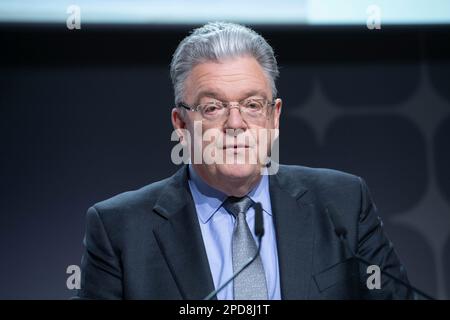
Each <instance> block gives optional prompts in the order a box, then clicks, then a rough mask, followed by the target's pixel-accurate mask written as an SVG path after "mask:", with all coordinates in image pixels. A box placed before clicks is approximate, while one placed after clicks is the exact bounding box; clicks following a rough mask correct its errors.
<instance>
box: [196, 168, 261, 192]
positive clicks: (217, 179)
mask: <svg viewBox="0 0 450 320" xmlns="http://www.w3.org/2000/svg"><path fill="white" fill-rule="evenodd" d="M193 169H194V170H195V173H196V174H197V175H198V176H199V177H200V178H201V179H202V180H203V181H205V182H206V183H207V184H208V185H209V186H211V187H213V188H214V189H216V190H219V191H220V192H222V193H224V194H226V195H227V196H233V197H243V196H245V195H247V194H248V193H249V192H250V191H251V190H252V189H253V188H255V186H256V185H257V184H258V183H259V182H260V181H261V178H262V175H261V174H259V172H258V174H256V175H252V176H249V177H242V178H241V177H227V176H216V175H214V176H211V175H208V174H206V173H205V172H204V171H203V170H201V169H199V168H198V167H197V166H196V165H193Z"/></svg>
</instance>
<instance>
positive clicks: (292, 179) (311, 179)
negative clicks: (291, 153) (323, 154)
mask: <svg viewBox="0 0 450 320" xmlns="http://www.w3.org/2000/svg"><path fill="white" fill-rule="evenodd" d="M277 178H278V181H279V182H280V185H283V186H284V187H285V188H287V189H295V188H298V186H302V187H303V188H305V189H307V190H308V191H309V192H310V193H312V195H314V196H315V197H316V198H320V199H322V200H323V199H329V198H337V199H338V198H342V199H345V198H347V199H349V198H358V199H359V198H360V196H361V188H362V185H363V184H364V182H363V180H362V179H361V178H360V177H359V176H356V175H354V174H351V173H347V172H343V171H339V170H334V169H326V168H311V167H305V166H293V165H280V168H279V171H278V173H277ZM355 200H356V199H355Z"/></svg>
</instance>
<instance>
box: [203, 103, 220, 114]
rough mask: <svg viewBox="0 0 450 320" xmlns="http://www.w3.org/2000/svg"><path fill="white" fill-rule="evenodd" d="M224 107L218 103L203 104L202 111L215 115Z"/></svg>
mask: <svg viewBox="0 0 450 320" xmlns="http://www.w3.org/2000/svg"><path fill="white" fill-rule="evenodd" d="M222 109H223V106H221V105H219V104H216V103H209V104H205V105H203V106H202V113H203V114H205V115H214V114H216V113H217V112H219V111H220V110H222Z"/></svg>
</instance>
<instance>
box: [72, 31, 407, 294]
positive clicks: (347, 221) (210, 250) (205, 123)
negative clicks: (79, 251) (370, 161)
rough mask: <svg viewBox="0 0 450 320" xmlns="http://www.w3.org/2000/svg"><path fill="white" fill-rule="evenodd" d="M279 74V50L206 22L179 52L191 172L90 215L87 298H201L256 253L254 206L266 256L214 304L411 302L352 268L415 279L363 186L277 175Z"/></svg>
mask: <svg viewBox="0 0 450 320" xmlns="http://www.w3.org/2000/svg"><path fill="white" fill-rule="evenodd" d="M277 76H278V67H277V62H276V59H275V57H274V53H273V50H272V48H271V47H270V46H269V44H268V43H267V42H266V41H265V40H264V39H263V38H262V37H261V36H260V35H258V34H257V33H255V32H254V31H252V30H251V29H248V28H246V27H243V26H240V25H236V24H231V23H209V24H207V25H205V26H203V27H201V28H199V29H196V30H194V32H193V33H192V34H191V35H189V36H188V37H186V38H185V39H184V40H183V41H182V42H181V43H180V44H179V46H178V48H177V50H176V51H175V53H174V56H173V60H172V63H171V77H172V82H173V86H174V93H175V104H176V107H175V108H173V110H172V123H173V126H174V129H175V131H176V133H177V135H178V137H179V139H180V141H181V143H182V144H183V146H184V147H186V149H187V150H188V151H190V152H191V156H190V160H191V164H189V165H185V166H183V167H181V169H179V171H178V172H177V173H176V174H175V175H173V176H172V177H170V178H167V179H165V180H162V181H159V182H156V183H152V184H150V185H148V186H146V187H143V188H142V189H139V190H136V191H132V192H127V193H123V194H120V195H118V196H115V197H113V198H111V199H109V200H106V201H103V202H100V203H98V204H96V205H94V206H93V207H91V208H90V209H89V210H88V213H87V229H86V237H85V242H84V243H85V247H86V250H85V254H84V256H83V262H82V282H81V290H80V291H79V297H81V298H104V299H202V298H204V297H205V296H207V295H208V294H209V293H210V292H211V291H213V290H214V289H217V288H219V287H220V286H221V285H222V284H224V283H225V282H226V281H227V280H228V279H229V278H230V277H231V276H232V275H233V273H234V272H236V271H237V270H239V269H240V268H241V267H242V266H243V265H244V264H245V263H246V262H247V261H248V260H249V259H250V258H251V257H252V256H253V255H255V254H256V252H257V246H258V245H259V241H256V240H257V237H256V235H255V231H254V230H253V225H254V220H255V207H256V206H255V203H260V204H261V206H262V209H263V210H262V216H263V221H264V229H265V234H264V236H263V237H262V239H261V250H260V255H259V256H258V257H257V258H256V259H255V260H254V261H253V263H251V264H250V265H249V266H248V267H247V268H246V269H245V270H244V271H242V273H240V274H239V275H238V276H237V277H236V278H235V279H234V281H232V282H231V283H229V284H228V285H227V286H225V287H224V289H223V290H221V291H220V292H218V293H217V295H215V296H214V298H217V299H355V298H356V299H360V298H406V297H407V295H406V290H405V289H404V286H403V285H401V284H399V283H397V282H394V281H392V280H391V279H390V278H389V277H385V276H381V283H379V285H376V288H372V289H373V290H371V289H369V288H368V287H367V285H366V283H367V281H366V280H367V277H368V275H367V272H366V267H367V266H366V265H364V264H361V263H355V260H354V259H351V257H352V255H353V253H352V251H354V252H355V253H356V254H358V255H360V256H362V257H363V258H364V259H366V260H367V261H370V262H371V263H372V264H374V265H377V266H379V267H380V268H381V269H382V270H384V271H387V272H389V273H391V274H393V275H394V276H396V277H398V278H401V279H402V280H404V281H407V277H406V274H405V271H404V270H403V268H402V266H401V264H400V262H399V260H398V258H397V256H396V254H395V252H394V250H393V248H392V244H391V243H390V242H389V240H388V239H387V238H386V236H385V235H384V233H383V230H382V223H381V220H380V219H379V218H378V216H377V213H376V207H375V205H374V203H373V202H372V199H371V197H370V194H369V191H368V188H367V186H366V184H365V183H364V181H363V180H362V179H361V178H359V177H356V176H353V175H350V174H346V173H343V172H338V171H334V170H327V169H312V168H307V167H301V166H283V165H280V166H279V167H278V166H277V165H276V163H275V161H274V156H275V155H274V154H273V151H272V147H273V146H272V144H271V141H273V140H274V138H276V136H277V129H278V128H279V122H280V115H281V109H282V101H281V99H278V98H276V87H275V79H276V78H277ZM199 129H200V133H199ZM211 132H212V134H211ZM260 132H263V134H262V135H260V134H259V133H260ZM207 133H208V135H209V139H205V136H206V135H207ZM264 137H266V138H267V137H269V139H264ZM199 147H200V149H201V152H200V155H201V156H200V159H198V158H197V159H195V157H194V155H195V154H196V152H197V151H198V150H197V149H198V148H199ZM206 150H209V152H202V151H206ZM261 150H263V151H266V154H264V152H263V153H262V154H263V156H262V157H258V156H257V157H256V158H255V157H254V156H255V155H259V154H260V153H259V152H260V151H261ZM197 154H198V153H197ZM208 155H209V156H208ZM252 159H253V160H254V161H251V160H252ZM255 159H256V160H255ZM273 168H275V170H272V169H273ZM331 207H332V208H335V209H334V210H332V211H331V212H330V210H331V209H330V210H328V208H331ZM330 213H331V216H330ZM333 215H334V216H333ZM336 219H338V221H336ZM333 220H335V221H333ZM336 224H339V226H336ZM335 229H339V232H340V233H341V234H340V235H341V236H342V235H345V238H346V240H345V241H348V246H349V247H350V248H347V246H346V245H345V242H342V241H340V239H339V237H338V235H337V234H336V232H335Z"/></svg>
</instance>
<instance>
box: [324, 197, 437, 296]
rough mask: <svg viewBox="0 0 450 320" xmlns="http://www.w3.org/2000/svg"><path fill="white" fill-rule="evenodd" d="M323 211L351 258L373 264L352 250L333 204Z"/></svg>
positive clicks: (409, 286) (399, 280) (392, 276)
mask: <svg viewBox="0 0 450 320" xmlns="http://www.w3.org/2000/svg"><path fill="white" fill-rule="evenodd" d="M325 211H326V212H327V214H328V216H329V217H330V220H331V222H332V224H333V226H334V232H335V233H336V235H337V236H338V238H339V239H340V240H341V242H342V243H343V244H344V247H345V248H346V249H347V250H348V251H349V252H350V254H351V256H352V258H354V259H356V260H357V261H359V262H360V263H362V264H365V265H367V266H371V265H374V263H371V262H369V261H367V260H366V259H364V258H363V257H361V256H360V255H358V254H356V253H355V252H354V250H353V249H352V248H351V246H350V243H349V242H348V239H347V228H346V227H345V225H344V224H343V223H342V220H341V217H340V215H339V213H338V211H337V210H336V209H335V208H334V206H333V205H331V204H329V205H328V206H327V207H326V208H325ZM379 269H380V272H381V274H383V275H385V276H387V277H389V278H391V279H392V280H394V281H397V282H398V283H401V284H402V285H404V286H405V287H406V288H408V289H409V290H411V291H413V292H417V293H419V294H420V295H422V296H424V297H425V298H427V299H429V300H435V299H434V298H432V297H431V296H429V295H428V294H426V293H425V292H423V291H421V290H419V289H417V288H416V287H414V286H412V285H411V284H409V283H408V282H406V281H404V280H402V279H400V278H398V277H396V276H394V275H392V274H390V273H389V272H387V271H384V270H383V269H381V268H379Z"/></svg>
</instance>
